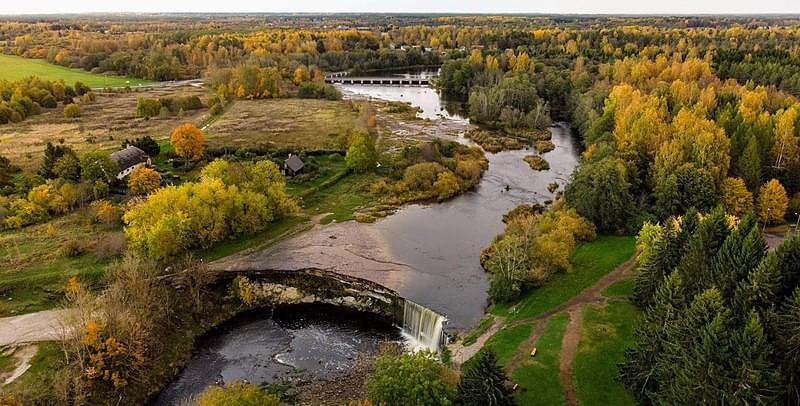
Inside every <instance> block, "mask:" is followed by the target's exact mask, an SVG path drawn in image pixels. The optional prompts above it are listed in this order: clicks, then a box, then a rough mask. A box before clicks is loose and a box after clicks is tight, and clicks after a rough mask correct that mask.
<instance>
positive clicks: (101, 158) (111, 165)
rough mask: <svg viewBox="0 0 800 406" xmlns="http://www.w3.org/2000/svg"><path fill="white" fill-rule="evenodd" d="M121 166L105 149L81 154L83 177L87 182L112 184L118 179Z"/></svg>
mask: <svg viewBox="0 0 800 406" xmlns="http://www.w3.org/2000/svg"><path fill="white" fill-rule="evenodd" d="M117 173H119V166H118V165H117V163H116V161H114V160H113V159H111V155H109V154H108V153H107V152H104V151H89V152H86V153H84V154H83V155H82V156H81V179H83V180H84V181H85V182H87V183H95V182H97V181H101V182H103V183H105V184H110V183H111V182H113V181H114V179H116V176H117Z"/></svg>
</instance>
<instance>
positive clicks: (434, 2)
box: [0, 0, 800, 14]
mask: <svg viewBox="0 0 800 406" xmlns="http://www.w3.org/2000/svg"><path fill="white" fill-rule="evenodd" d="M87 12H227V13H236V12H281V13H285V12H307V13H321V12H370V13H381V12H385V13H483V14H487V13H552V14H773V13H784V14H785V13H791V14H800V0H766V1H757V0H657V1H654V0H595V1H591V0H546V1H545V0H540V1H536V0H499V1H487V0H394V1H375V0H372V1H369V0H282V1H281V0H222V1H220V0H134V1H130V0H126V1H121V0H71V1H65V0H23V1H19V0H1V1H0V14H41V13H46V14H58V13H87Z"/></svg>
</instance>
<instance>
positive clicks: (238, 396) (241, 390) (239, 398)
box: [194, 382, 280, 406]
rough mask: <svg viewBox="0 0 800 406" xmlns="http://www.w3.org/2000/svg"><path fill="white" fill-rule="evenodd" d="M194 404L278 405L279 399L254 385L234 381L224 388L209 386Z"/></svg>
mask: <svg viewBox="0 0 800 406" xmlns="http://www.w3.org/2000/svg"><path fill="white" fill-rule="evenodd" d="M194 404H195V405H196V406H228V405H230V406H233V405H236V406H278V405H280V399H278V397H277V396H275V395H271V394H268V393H266V392H264V391H262V390H261V389H260V388H259V387H258V386H256V385H253V384H250V383H244V382H234V383H232V384H230V385H228V386H226V387H224V388H223V387H219V386H211V387H209V388H208V389H206V390H205V391H204V392H203V393H202V394H201V395H200V396H199V397H198V398H197V400H196V401H195V403H194Z"/></svg>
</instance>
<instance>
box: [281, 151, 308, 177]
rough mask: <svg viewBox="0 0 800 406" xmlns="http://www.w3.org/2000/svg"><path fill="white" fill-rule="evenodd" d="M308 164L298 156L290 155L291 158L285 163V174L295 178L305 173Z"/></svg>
mask: <svg viewBox="0 0 800 406" xmlns="http://www.w3.org/2000/svg"><path fill="white" fill-rule="evenodd" d="M305 166H306V164H304V163H303V161H302V160H301V159H300V157H298V156H297V155H292V154H289V158H286V160H285V161H283V173H284V174H285V175H286V176H295V175H297V174H298V173H300V172H302V171H303V167H305Z"/></svg>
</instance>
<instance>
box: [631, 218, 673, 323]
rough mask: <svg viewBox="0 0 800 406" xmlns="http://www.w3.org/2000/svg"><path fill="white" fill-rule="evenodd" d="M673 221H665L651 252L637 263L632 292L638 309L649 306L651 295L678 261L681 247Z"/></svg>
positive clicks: (651, 299)
mask: <svg viewBox="0 0 800 406" xmlns="http://www.w3.org/2000/svg"><path fill="white" fill-rule="evenodd" d="M678 234H679V232H678V230H677V229H676V226H675V222H674V221H671V220H670V221H667V224H666V225H665V226H664V227H663V230H662V231H661V233H660V235H659V236H658V237H657V239H656V241H655V242H654V246H653V252H652V253H651V255H650V256H649V257H648V258H647V259H646V260H644V261H642V262H640V263H639V272H638V273H637V276H636V281H635V285H634V290H633V300H634V302H636V304H638V305H639V306H640V307H642V308H644V307H647V306H649V305H650V304H651V303H652V301H653V295H654V294H655V292H656V291H657V290H658V287H659V286H661V283H662V282H663V281H664V278H665V277H666V276H667V275H669V273H670V272H672V270H673V269H675V267H676V266H677V265H678V262H679V261H680V256H679V254H680V252H681V251H682V249H683V247H682V246H681V244H682V242H683V241H681V240H680V238H679V236H678Z"/></svg>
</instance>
